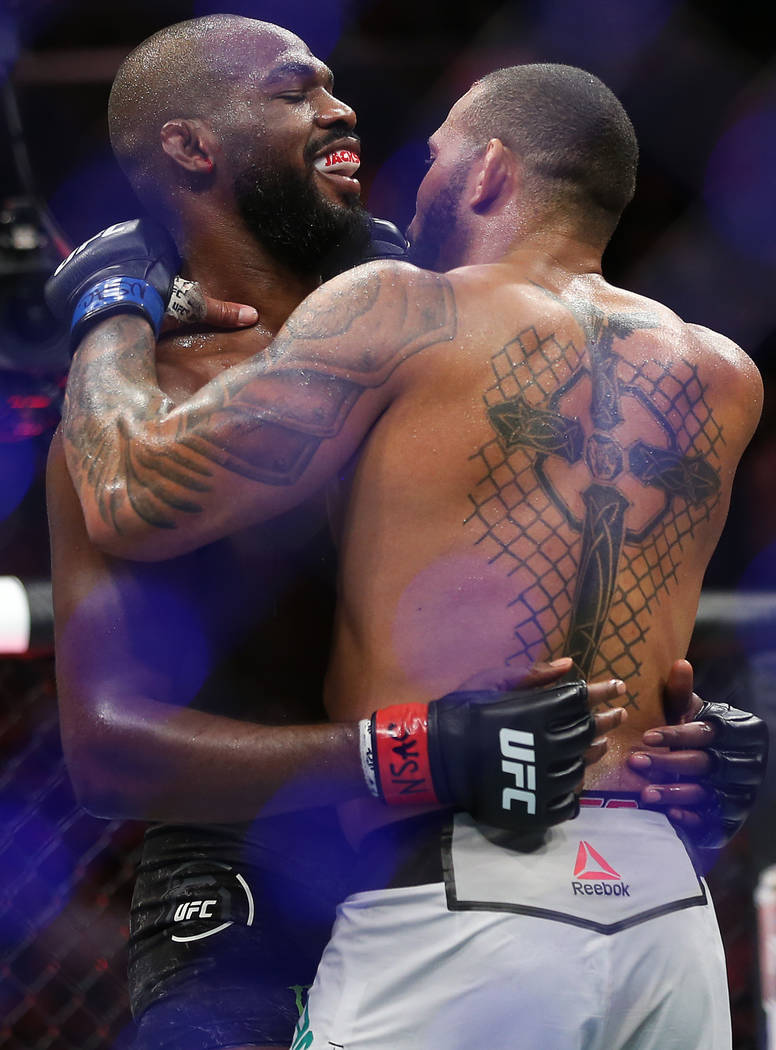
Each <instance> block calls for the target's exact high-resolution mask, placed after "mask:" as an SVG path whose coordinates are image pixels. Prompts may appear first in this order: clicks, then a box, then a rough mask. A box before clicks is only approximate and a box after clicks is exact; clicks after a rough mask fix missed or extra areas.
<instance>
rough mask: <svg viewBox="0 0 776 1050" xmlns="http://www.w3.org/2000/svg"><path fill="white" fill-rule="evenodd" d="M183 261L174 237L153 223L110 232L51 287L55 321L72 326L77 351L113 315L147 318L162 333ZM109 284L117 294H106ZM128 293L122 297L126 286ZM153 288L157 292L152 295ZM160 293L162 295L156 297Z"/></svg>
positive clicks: (79, 252)
mask: <svg viewBox="0 0 776 1050" xmlns="http://www.w3.org/2000/svg"><path fill="white" fill-rule="evenodd" d="M179 266H180V260H179V257H178V252H177V249H176V247H175V243H174V242H173V240H172V238H171V237H170V235H169V233H168V232H167V231H166V230H165V229H164V227H163V226H160V225H159V224H158V223H156V222H154V221H153V220H151V219H131V220H130V221H129V222H120V223H117V224H116V225H115V226H109V227H108V228H107V229H106V230H102V231H101V232H100V233H98V234H97V235H96V236H94V237H92V238H90V239H89V240H88V241H85V242H84V244H82V245H80V247H78V248H76V249H75V251H73V252H71V254H70V255H69V256H68V257H67V259H65V261H64V262H63V263H60V265H59V266H58V267H57V269H56V270H55V271H54V274H53V276H52V277H50V278H49V280H48V281H47V282H46V287H45V297H46V302H47V303H48V305H49V308H50V309H51V312H52V313H53V314H54V316H55V317H58V318H59V319H60V320H62V321H66V322H67V323H68V324H70V323H72V325H73V327H72V337H71V346H72V347H73V348H75V347H76V346H77V345H78V342H79V341H80V339H81V338H82V337H83V335H84V333H85V331H86V329H87V328H88V327H89V326H90V325H92V324H94V323H95V322H96V321H98V320H102V319H103V318H105V317H108V316H110V315H111V314H113V313H125V312H127V311H130V312H133V313H138V314H141V315H142V316H144V317H146V318H147V319H148V320H150V321H151V323H152V325H153V326H154V329H155V330H158V326H159V322H160V320H161V317H160V314H159V309H158V307H159V302H160V301H161V304H162V309H161V312H162V314H163V313H164V308H165V307H166V306H167V303H168V301H169V298H170V293H171V291H172V284H173V281H174V280H175V276H176V274H177V273H178V268H179ZM106 282H107V283H110V284H112V285H113V288H114V290H115V294H113V293H107V292H106V291H105V288H106ZM121 282H125V283H126V287H127V290H128V292H130V293H131V294H127V295H126V296H123V295H121V290H120V287H119V285H120V283H121ZM148 285H150V286H151V289H153V292H151V293H148V290H147V286H148ZM154 293H156V294H154Z"/></svg>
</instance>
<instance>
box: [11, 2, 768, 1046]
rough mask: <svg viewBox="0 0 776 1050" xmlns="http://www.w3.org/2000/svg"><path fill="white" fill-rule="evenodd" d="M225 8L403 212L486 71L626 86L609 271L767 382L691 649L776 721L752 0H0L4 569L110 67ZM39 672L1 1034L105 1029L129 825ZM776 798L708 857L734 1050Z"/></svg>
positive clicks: (94, 219)
mask: <svg viewBox="0 0 776 1050" xmlns="http://www.w3.org/2000/svg"><path fill="white" fill-rule="evenodd" d="M223 10H227V11H230V12H233V13H237V14H245V15H249V16H252V17H257V18H263V19H266V20H268V21H276V22H279V23H280V24H282V25H285V26H287V27H288V28H290V29H293V30H295V31H296V32H298V33H299V35H300V36H302V37H303V38H304V39H305V40H306V41H307V42H308V43H309V45H310V47H311V49H312V50H313V51H314V52H315V53H317V54H318V55H319V57H321V58H323V59H325V60H326V61H327V62H328V63H329V65H330V66H331V67H332V68H333V69H334V72H335V74H336V92H337V94H338V95H339V97H341V98H343V99H345V100H346V101H348V102H350V103H351V104H352V105H354V107H355V108H356V110H357V112H358V115H359V130H360V132H361V135H362V138H363V143H364V150H363V157H362V162H363V163H362V168H361V172H360V176H359V177H360V178H361V181H362V185H363V187H364V192H365V197H366V201H367V203H368V205H369V206H370V208H371V210H372V211H373V212H374V213H376V214H379V215H383V216H385V217H387V218H391V219H393V220H394V221H396V222H398V223H399V225H406V224H407V223H408V222H409V220H410V218H411V217H412V213H413V201H414V190H415V186H416V185H417V182H418V181H419V178H420V176H421V173H422V159H423V157H424V155H425V139H426V137H427V136H428V135H429V134H431V132H432V131H433V130H435V129H436V127H437V126H438V125H439V124H440V123H441V121H442V120H443V119H444V116H445V114H446V112H447V110H448V108H449V106H450V104H451V103H452V102H453V101H454V100H455V99H456V98H457V97H458V96H459V95H460V94H461V93H463V92H464V91H465V90H466V89H467V88H468V87H469V85H470V83H471V82H472V81H473V80H474V79H475V78H476V77H477V76H479V75H481V74H483V73H485V72H487V71H489V70H491V69H493V68H496V67H498V66H502V65H508V64H513V63H519V62H531V61H558V62H566V63H570V64H573V65H578V66H582V67H584V68H586V69H589V70H591V71H592V72H594V73H596V74H597V75H598V76H600V77H601V78H602V79H603V80H604V81H605V82H606V83H607V84H608V85H609V86H610V87H611V88H613V90H614V91H615V92H616V93H617V94H618V96H619V97H620V98H621V99H622V101H623V103H624V104H625V107H626V109H627V110H628V112H629V113H630V115H631V118H632V119H633V122H634V124H635V127H636V132H637V135H638V139H639V142H640V146H641V166H640V177H639V183H638V189H637V193H636V198H635V200H634V202H633V203H632V204H631V205H630V207H629V208H628V209H627V211H626V214H625V216H624V218H623V221H622V223H621V226H620V228H619V230H618V232H617V234H616V235H615V237H614V239H613V241H612V244H611V245H610V247H609V249H608V251H607V255H606V258H605V274H606V276H607V277H608V278H609V279H610V280H612V281H613V282H615V283H618V284H622V285H625V286H627V287H629V288H632V289H634V290H636V291H638V292H641V293H643V294H646V295H648V296H652V297H654V298H656V299H659V300H661V301H663V302H664V303H666V304H667V305H669V306H670V307H672V308H673V309H675V310H676V311H677V312H678V313H679V314H680V315H681V316H682V317H684V318H685V319H686V320H688V321H694V322H697V323H701V324H705V325H707V326H709V327H711V328H714V329H717V330H719V331H721V332H723V333H725V334H726V335H728V336H730V337H731V338H733V339H734V340H736V341H737V342H738V343H740V344H741V346H743V347H744V349H745V350H747V352H748V353H750V354H751V356H752V357H753V358H754V359H755V361H756V362H757V364H758V366H759V367H760V369H761V371H762V373H763V377H764V380H765V387H766V401H765V411H764V415H763V420H762V423H761V425H760V427H759V430H758V433H757V435H756V437H755V439H754V441H753V442H752V444H751V446H750V448H749V449H748V451H747V453H746V455H745V457H744V460H743V463H742V466H741V468H740V470H739V474H738V478H737V481H736V484H735V488H734V493H733V501H732V508H731V513H730V517H729V521H728V525H727V527H726V530H725V534H724V536H723V539H722V542H721V544H720V546H719V548H718V551H717V553H716V555H715V557H714V559H713V561H712V564H711V566H710V568H709V572H708V575H707V579H706V594H705V596H704V600H703V603H702V609H701V612H702V624H701V627H700V628H699V630H698V631H697V632H696V637H695V638H694V640H693V648H692V654H691V655H692V656H693V658H694V660H695V662H696V665H697V670H698V675H699V679H700V682H701V687H702V689H703V690H704V691H705V693H706V694H707V695H709V696H710V697H713V698H721V697H724V696H730V697H732V698H733V699H734V700H735V699H737V700H738V701H739V702H740V703H741V704H742V705H743V706H748V707H753V708H755V709H756V710H758V711H760V712H761V713H762V714H764V715H765V716H766V717H767V718H768V720H769V722H770V724H771V726H772V727H774V726H776V637H775V633H774V630H773V623H774V620H773V618H772V616H771V615H770V614H769V613H768V609H769V608H770V606H769V604H768V603H769V600H770V595H771V593H772V592H776V546H774V544H775V542H776V484H774V480H775V479H774V475H775V474H776V433H775V429H776V411H774V380H776V370H775V369H774V366H773V364H772V363H771V362H772V357H773V350H774V349H776V309H774V300H775V298H776V280H774V278H776V204H775V201H776V192H775V186H774V181H775V180H774V171H776V63H775V62H774V59H775V58H776V47H775V46H774V43H773V35H772V25H771V23H772V21H773V16H772V13H771V9H770V5H767V4H763V3H762V2H754V0H740V2H730V3H713V2H701V0H695V2H691V0H584V2H575V0H515V2H512V3H506V4H505V3H496V2H493V0H477V2H470V3H468V4H463V5H460V6H453V4H452V3H450V4H448V3H442V2H440V0H425V2H424V3H418V2H417V0H282V2H281V0H268V2H251V0H239V2H234V3H228V4H226V6H222V5H219V4H217V3H212V2H209V0H188V2H184V0H175V2H171V0H136V2H134V3H128V4H127V3H125V4H117V3H115V2H110V3H97V2H95V0H20V2H15V0H0V84H2V89H3V98H2V102H3V109H2V113H0V575H4V574H17V575H20V576H22V577H34V576H39V577H46V576H47V575H48V543H47V533H46V520H45V504H44V499H43V484H42V478H43V466H44V463H45V455H46V450H47V447H48V442H49V440H50V437H51V433H52V430H53V427H54V426H55V424H56V421H57V418H58V408H59V404H60V400H61V393H62V387H63V383H64V378H65V375H66V371H67V363H68V359H67V354H66V348H65V340H64V338H63V336H62V334H61V333H60V332H59V331H58V330H56V329H55V328H53V327H52V324H51V320H50V318H49V317H48V316H47V314H46V312H45V310H44V309H43V307H42V304H41V298H40V292H41V287H42V283H43V280H44V277H45V275H46V274H47V273H48V272H49V271H50V270H51V269H52V268H53V266H54V265H55V264H56V262H57V261H58V250H57V245H58V238H61V240H64V241H67V242H68V243H69V244H70V245H74V244H77V243H79V242H80V241H82V240H84V239H85V238H86V237H88V236H90V235H92V234H93V233H95V232H97V231H98V230H100V229H102V228H103V227H105V226H107V225H109V224H111V223H113V222H117V221H119V220H121V219H125V218H131V217H132V216H133V215H135V214H136V213H137V207H136V205H135V203H134V201H133V199H132V196H131V194H130V191H129V189H128V187H127V185H126V183H125V182H124V180H123V177H122V176H121V174H120V173H119V172H118V169H117V168H116V166H115V164H114V163H113V160H112V157H111V154H110V150H109V147H108V143H107V129H106V106H107V98H108V91H109V87H110V83H111V80H112V77H113V75H114V73H115V71H116V69H117V67H118V64H119V63H120V61H121V59H122V58H123V57H124V55H125V54H126V53H127V52H128V51H129V50H130V49H131V48H132V47H133V46H135V45H136V44H137V43H139V42H140V41H141V40H142V39H144V38H145V37H147V36H148V35H149V34H150V33H152V32H154V31H155V30H156V29H159V28H161V27H162V26H164V25H168V24H170V23H171V22H175V21H179V20H181V19H184V18H189V17H193V16H196V15H200V14H206V13H211V12H213V11H223ZM679 583H680V585H681V581H679ZM719 591H723V592H725V595H726V597H725V598H724V599H723V600H722V602H721V603H720V602H719V601H718V600H717V598H716V596H715V592H719ZM754 591H760V592H762V595H761V596H760V597H761V599H762V602H764V604H756V603H755V602H754V600H753V599H752V592H754ZM763 610H765V612H763ZM51 671H52V668H51V662H50V658H49V657H45V656H43V657H42V658H38V659H37V660H32V661H29V662H27V663H25V664H24V665H23V666H22V665H20V664H19V663H18V662H16V663H14V662H13V661H10V662H9V661H5V662H3V661H1V660H0V754H1V755H2V756H3V759H2V760H3V761H4V762H5V772H4V773H0V813H2V816H3V817H4V818H5V829H6V830H5V833H4V834H5V837H4V838H3V837H2V835H0V868H3V869H4V870H3V874H4V875H5V876H6V880H5V881H4V880H3V879H2V878H0V920H2V921H0V979H3V980H4V981H5V986H4V987H5V991H0V1042H3V1043H4V1045H7V1046H9V1047H12V1048H15V1047H19V1048H22V1047H40V1048H48V1047H53V1048H59V1047H62V1048H66V1047H70V1046H73V1047H78V1048H79V1050H84V1048H88V1047H95V1048H102V1047H108V1046H119V1045H124V1043H123V1040H126V1038H127V1031H128V1029H127V1024H128V1020H127V1017H126V1004H125V1001H124V1000H123V998H122V995H123V983H122V982H123V978H122V967H123V955H122V951H123V947H122V945H123V940H122V939H123V937H124V936H125V921H126V908H127V888H128V885H129V882H130V880H131V871H132V860H133V850H134V849H135V848H136V844H137V841H138V839H137V835H138V833H137V831H136V830H133V828H132V827H131V826H127V825H123V826H119V825H108V824H106V823H105V822H99V821H92V822H91V823H90V818H89V819H86V818H85V817H84V815H83V814H82V813H79V812H78V811H77V809H76V808H74V804H73V802H72V798H71V797H70V796H69V795H68V791H69V788H68V784H67V778H66V776H65V775H64V772H63V768H62V765H61V755H60V753H59V751H58V741H57V731H56V715H55V697H54V692H53V686H52V680H51ZM775 797H776V790H775V789H774V785H773V777H771V778H770V780H769V784H768V785H767V786H766V791H765V793H764V796H763V801H762V802H761V804H760V806H759V808H758V810H757V811H756V813H755V817H754V819H753V821H752V823H751V825H750V829H749V831H748V832H747V833H745V834H744V835H742V836H741V837H740V838H739V839H738V840H736V843H735V844H734V846H733V847H732V848H731V849H730V850H728V851H726V853H725V855H724V856H723V858H722V861H721V862H720V864H719V865H718V868H717V870H716V871H715V873H714V875H713V879H714V880H715V881H716V884H715V887H714V888H715V896H716V899H717V902H718V908H719V910H720V913H721V918H722V923H723V930H724V933H725V940H726V949H727V952H728V958H729V965H730V979H731V989H732V1000H733V1006H734V1021H735V1030H736V1044H735V1045H736V1047H737V1050H753V1048H754V1047H755V1046H756V1045H758V1039H759V1038H761V1037H762V1018H761V1015H760V1012H759V1009H758V1006H757V1002H758V997H759V990H758V978H757V972H756V966H755V962H754V959H755V954H756V938H755V932H754V919H753V914H754V910H753V903H752V892H753V888H754V884H755V882H756V879H757V877H758V875H759V873H760V872H761V870H762V869H763V867H765V866H766V865H767V864H770V863H773V862H774V861H775V860H776V830H774V822H773V815H774V812H775V811H776V806H775V805H774V798H775ZM63 843H64V846H63ZM65 847H66V848H65ZM41 858H42V860H41ZM52 858H53V859H52ZM57 858H59V859H57ZM41 864H42V865H43V867H41ZM46 865H48V866H46ZM36 866H37V867H36ZM36 871H44V872H45V873H46V874H45V875H44V876H40V875H38V874H35V872H36ZM9 873H10V874H9ZM9 879H10V881H9ZM20 886H22V887H24V888H23V890H22V889H19V887H20ZM4 908H5V910H3V909H4ZM9 916H10V918H9ZM95 959H96V960H97V961H96V963H95V961H94V960H95ZM106 981H107V982H108V984H107V985H106V983H105V982H106ZM0 987H2V986H0ZM90 997H91V998H90ZM106 1003H107V1004H108V1006H106V1005H105V1004H106Z"/></svg>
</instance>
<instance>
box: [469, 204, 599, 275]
mask: <svg viewBox="0 0 776 1050" xmlns="http://www.w3.org/2000/svg"><path fill="white" fill-rule="evenodd" d="M605 247H606V242H605V241H604V240H602V239H601V238H597V237H592V236H590V235H588V234H583V233H582V232H581V231H580V230H579V229H578V228H577V227H576V226H575V225H572V224H571V223H570V222H569V221H568V220H562V221H558V217H557V215H555V216H553V215H552V214H548V213H542V214H537V215H534V216H533V217H528V216H526V214H525V212H522V213H521V212H519V211H517V209H516V208H512V209H509V208H507V209H505V210H504V211H503V213H500V214H498V215H493V216H491V217H489V218H487V219H485V221H483V222H482V223H481V224H477V223H475V224H473V226H472V229H471V231H470V234H469V243H468V246H467V252H466V256H467V257H466V263H467V264H468V265H478V264H481V263H495V262H503V263H508V264H515V265H519V266H521V267H522V268H524V269H526V270H536V271H537V272H538V273H541V272H543V271H546V270H553V271H556V270H562V271H566V272H568V273H569V274H573V275H579V274H590V273H591V274H599V275H600V273H601V257H602V255H603V251H604V248H605Z"/></svg>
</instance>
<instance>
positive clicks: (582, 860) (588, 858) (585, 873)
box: [571, 839, 630, 897]
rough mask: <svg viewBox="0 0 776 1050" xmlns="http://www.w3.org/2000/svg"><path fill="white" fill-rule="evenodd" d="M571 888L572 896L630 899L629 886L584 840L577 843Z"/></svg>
mask: <svg viewBox="0 0 776 1050" xmlns="http://www.w3.org/2000/svg"><path fill="white" fill-rule="evenodd" d="M583 879H584V880H586V881H584V882H583V881H582V880H583ZM574 880H578V881H574ZM571 888H572V890H573V891H574V896H578V895H579V896H587V897H593V896H595V897H630V886H629V885H628V884H627V883H625V882H623V881H622V876H621V875H620V873H619V872H617V871H615V869H614V868H613V867H612V866H611V864H610V863H609V862H608V861H607V860H604V858H603V857H602V856H601V854H600V853H599V852H598V850H597V849H596V848H595V847H594V846H591V845H590V843H589V842H586V841H585V839H581V840H580V843H579V849H578V850H577V859H576V861H575V862H574V879H573V880H572V882H571Z"/></svg>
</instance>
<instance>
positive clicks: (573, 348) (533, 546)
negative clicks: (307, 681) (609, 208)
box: [328, 264, 761, 783]
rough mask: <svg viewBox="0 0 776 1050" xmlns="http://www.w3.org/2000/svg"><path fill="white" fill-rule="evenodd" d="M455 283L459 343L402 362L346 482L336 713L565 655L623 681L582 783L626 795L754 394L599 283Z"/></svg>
mask: <svg viewBox="0 0 776 1050" xmlns="http://www.w3.org/2000/svg"><path fill="white" fill-rule="evenodd" d="M548 274H549V275H550V279H547V277H548ZM534 276H536V274H535V272H534V271H531V272H529V278H533V277H534ZM448 278H449V279H450V280H451V283H452V287H453V292H454V296H455V305H456V314H457V325H456V332H457V334H456V337H455V339H454V341H453V342H447V343H444V344H440V345H439V346H437V347H435V348H430V349H428V350H426V351H424V352H423V353H421V354H419V355H417V356H416V357H414V358H412V359H410V360H409V361H406V362H405V363H404V365H403V367H402V369H401V372H402V379H401V382H400V392H399V395H398V396H397V397H396V398H395V400H394V401H393V402H392V403H391V405H390V407H389V408H388V410H387V411H386V412H385V413H384V414H383V415H382V417H381V418H380V420H379V422H378V423H377V425H376V426H375V428H374V429H373V431H372V433H371V434H370V436H369V439H368V441H367V442H366V445H365V447H364V450H363V452H362V454H361V456H360V458H359V460H358V465H357V468H356V471H355V476H354V479H353V483H352V487H351V496H350V500H349V504H348V519H347V520H346V522H345V526H344V528H343V530H342V548H341V549H342V588H341V607H340V612H339V616H338V624H337V630H336V645H335V650H334V658H333V662H332V666H331V670H330V674H329V683H328V697H329V699H328V706H329V710H330V714H331V715H332V717H335V718H336V717H338V716H340V717H345V716H347V717H353V712H354V709H355V708H356V707H360V709H361V711H362V713H365V714H368V713H369V712H370V711H371V710H374V709H375V708H376V707H379V706H381V705H383V704H386V703H391V702H395V701H396V700H397V699H402V700H409V699H427V698H428V696H433V695H441V694H443V693H445V692H447V691H451V690H455V689H456V688H459V687H460V686H461V685H462V684H463V683H465V682H467V681H468V680H469V679H470V678H471V677H472V676H474V675H476V674H477V673H478V672H481V671H483V670H485V669H487V668H498V667H501V668H504V667H507V666H508V667H511V668H513V669H515V668H518V669H519V668H520V667H524V666H527V665H529V664H530V663H531V662H533V661H534V660H537V659H547V658H552V657H558V656H562V655H569V656H572V657H573V658H574V660H575V663H576V665H577V668H578V670H579V672H580V673H581V674H582V675H583V676H585V677H587V678H599V677H601V676H607V675H614V676H617V677H620V678H623V679H624V680H625V681H626V683H627V687H628V692H627V695H626V698H625V702H626V704H627V706H628V707H629V714H630V717H629V720H628V722H627V724H626V726H625V728H624V729H621V730H620V731H619V732H618V734H617V737H618V739H617V740H616V741H613V742H612V744H613V746H612V747H611V748H610V752H609V755H608V756H607V759H605V760H604V762H602V763H599V764H598V765H597V766H595V767H594V769H593V771H592V772H593V773H594V775H595V778H596V782H597V783H602V782H607V783H612V782H615V781H617V782H619V783H623V781H622V780H620V779H619V774H620V763H621V759H622V755H623V750H626V749H627V747H628V746H629V745H630V744H631V743H636V741H637V740H639V739H640V736H641V733H642V732H643V731H644V729H645V728H647V727H648V726H650V725H654V724H659V723H660V722H662V721H663V717H662V710H661V707H660V700H659V696H660V691H661V686H662V681H663V680H664V677H665V674H666V673H667V670H668V667H669V666H670V664H671V662H672V661H673V660H674V659H676V658H678V657H680V656H682V655H683V654H684V653H685V651H686V648H687V644H688V642H689V638H690V634H691V631H692V625H693V621H694V617H695V612H696V607H697V601H698V596H699V592H700V588H701V583H702V580H703V574H704V571H705V569H706V565H707V563H708V560H709V558H710V556H711V553H712V551H713V550H714V546H715V545H716V543H717V540H718V538H719V534H720V532H721V529H722V526H723V524H724V521H725V517H726V514H727V509H728V503H729V498H730V487H731V483H732V479H733V474H734V471H735V468H736V465H737V463H738V460H739V457H740V455H741V453H742V451H743V449H744V447H745V445H746V443H747V442H748V440H749V439H750V437H751V434H752V431H753V429H754V427H755V425H756V423H757V419H758V418H759V412H760V403H761V383H760V378H759V374H758V373H757V370H756V368H755V367H754V365H753V363H752V362H751V361H750V360H749V358H748V357H747V356H746V355H745V354H744V353H743V352H742V351H741V350H740V349H739V348H738V347H736V346H735V345H734V344H733V343H731V342H730V341H729V340H727V339H725V338H723V337H721V336H718V335H716V334H715V333H712V332H709V331H707V330H705V329H702V328H699V327H697V326H692V325H687V324H685V323H683V322H682V321H681V320H680V319H679V318H678V317H677V316H676V315H675V314H674V313H673V312H672V311H670V310H668V309H667V308H665V307H663V306H661V305H659V304H658V303H655V302H653V301H650V300H647V299H644V298H642V297H640V296H637V295H634V294H632V293H629V292H625V291H622V290H621V289H617V288H614V287H613V286H611V285H608V284H607V283H606V282H605V281H604V280H603V278H602V277H601V276H600V274H582V275H570V274H568V273H567V272H565V271H563V272H561V271H559V270H557V269H555V270H552V269H550V270H547V271H545V272H544V273H543V274H542V275H541V284H540V283H537V281H535V280H533V279H526V275H525V273H524V272H523V271H521V270H520V269H518V268H517V267H515V266H511V265H507V264H498V265H490V266H481V267H469V268H465V269H462V270H459V271H455V272H454V273H452V274H450V275H448ZM440 280H444V278H440ZM354 523H357V525H356V524H354ZM618 745H619V746H618ZM624 775H625V776H632V774H624Z"/></svg>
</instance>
